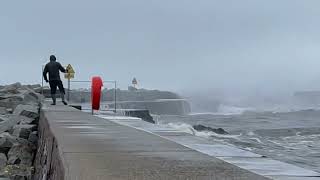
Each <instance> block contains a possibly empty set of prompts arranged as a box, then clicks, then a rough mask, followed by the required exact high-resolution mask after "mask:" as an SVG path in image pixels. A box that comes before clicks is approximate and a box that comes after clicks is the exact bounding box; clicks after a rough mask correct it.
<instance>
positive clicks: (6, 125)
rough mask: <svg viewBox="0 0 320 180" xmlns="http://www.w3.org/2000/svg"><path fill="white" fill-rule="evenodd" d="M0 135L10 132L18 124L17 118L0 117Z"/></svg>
mask: <svg viewBox="0 0 320 180" xmlns="http://www.w3.org/2000/svg"><path fill="white" fill-rule="evenodd" d="M0 120H2V121H1V122H0V133H3V132H6V131H10V130H12V128H13V127H14V126H15V125H16V124H18V123H19V122H20V120H19V119H18V118H10V117H9V116H0Z"/></svg>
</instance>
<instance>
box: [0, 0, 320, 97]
mask: <svg viewBox="0 0 320 180" xmlns="http://www.w3.org/2000/svg"><path fill="white" fill-rule="evenodd" d="M319 9H320V1H319V0H112V1H111V0H99V1H98V0H90V1H89V0H86V1H84V0H68V1H66V0H55V1H44V0H38V1H35V0H28V1H21V0H7V1H1V2H0V23H1V25H0V27H1V28H0V62H1V64H0V65H1V70H0V83H11V82H16V81H20V82H24V83H39V82H40V80H41V78H40V74H41V65H43V64H45V63H46V62H47V61H48V57H49V55H50V54H55V55H56V56H57V58H58V60H59V61H60V62H61V63H62V64H64V65H67V64H69V63H70V64H72V65H73V66H74V68H75V70H76V72H77V74H76V78H77V80H88V79H89V78H90V77H91V76H92V75H102V76H103V77H104V79H115V80H118V81H119V83H120V86H121V87H123V88H125V87H126V86H127V85H128V84H129V83H130V81H131V80H132V78H133V77H136V78H137V79H138V80H139V81H140V85H141V87H146V88H153V89H156V88H158V89H168V90H177V91H179V90H185V89H223V90H230V91H232V90H237V89H241V90H260V89H263V90H264V91H283V90H293V89H320V36H319V35H320V11H319Z"/></svg>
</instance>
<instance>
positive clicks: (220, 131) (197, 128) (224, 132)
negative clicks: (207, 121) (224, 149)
mask: <svg viewBox="0 0 320 180" xmlns="http://www.w3.org/2000/svg"><path fill="white" fill-rule="evenodd" d="M193 129H195V130H197V131H209V132H214V133H216V134H229V133H228V132H227V131H225V130H224V129H222V128H217V129H215V128H211V127H207V126H203V125H201V124H199V125H194V126H193Z"/></svg>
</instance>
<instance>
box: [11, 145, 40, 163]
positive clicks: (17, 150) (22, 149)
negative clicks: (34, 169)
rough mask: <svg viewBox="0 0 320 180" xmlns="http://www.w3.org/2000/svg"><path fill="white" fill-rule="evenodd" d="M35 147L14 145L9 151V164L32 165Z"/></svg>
mask: <svg viewBox="0 0 320 180" xmlns="http://www.w3.org/2000/svg"><path fill="white" fill-rule="evenodd" d="M33 155H34V152H33V148H32V147H31V146H29V145H24V144H19V145H13V146H12V148H11V149H10V151H9V152H8V164H11V165H14V164H18V165H26V166H32V161H33Z"/></svg>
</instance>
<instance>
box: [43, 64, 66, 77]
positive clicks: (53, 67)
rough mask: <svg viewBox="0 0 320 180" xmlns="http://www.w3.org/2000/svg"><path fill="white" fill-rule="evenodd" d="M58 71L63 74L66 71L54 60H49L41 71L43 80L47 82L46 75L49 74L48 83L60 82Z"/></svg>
mask: <svg viewBox="0 0 320 180" xmlns="http://www.w3.org/2000/svg"><path fill="white" fill-rule="evenodd" d="M59 71H61V72H63V73H65V72H66V69H65V68H64V67H63V66H62V65H61V64H60V63H59V62H57V61H56V60H50V62H49V63H48V64H46V66H45V67H44V70H43V77H44V80H46V81H48V78H47V73H49V81H55V80H58V81H60V80H61V79H60V72H59Z"/></svg>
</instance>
